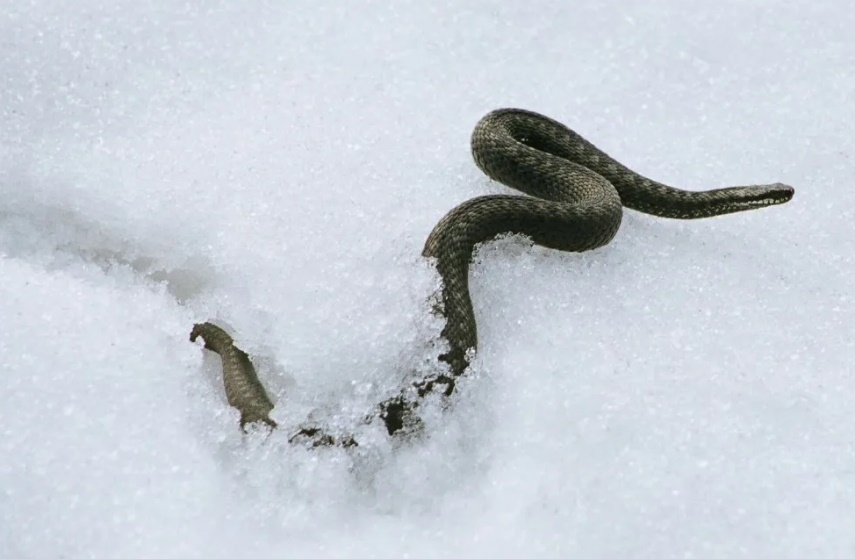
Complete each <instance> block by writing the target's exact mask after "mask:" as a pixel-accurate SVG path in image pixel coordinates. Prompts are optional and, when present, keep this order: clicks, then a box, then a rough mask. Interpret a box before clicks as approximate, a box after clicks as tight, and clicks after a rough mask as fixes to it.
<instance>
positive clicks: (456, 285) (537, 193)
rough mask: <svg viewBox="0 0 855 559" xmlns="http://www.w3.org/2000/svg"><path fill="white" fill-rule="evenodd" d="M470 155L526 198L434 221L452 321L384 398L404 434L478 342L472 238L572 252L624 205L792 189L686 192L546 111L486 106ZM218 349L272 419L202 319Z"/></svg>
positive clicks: (744, 198)
mask: <svg viewBox="0 0 855 559" xmlns="http://www.w3.org/2000/svg"><path fill="white" fill-rule="evenodd" d="M472 155H473V156H474V158H475V162H476V163H477V165H478V167H480V168H481V170H482V171H484V173H486V174H487V175H488V176H489V177H491V178H493V179H495V180H497V181H499V182H501V183H504V184H506V185H507V186H510V187H512V188H515V189H517V190H519V191H521V192H523V193H525V194H528V195H529V196H516V195H489V196H479V197H476V198H473V199H471V200H468V201H466V202H463V203H462V204H460V205H459V206H457V207H456V208H454V209H452V210H451V211H450V212H449V213H448V214H446V215H445V217H443V218H442V219H441V220H440V221H439V223H438V224H437V225H436V227H434V229H433V231H432V232H431V233H430V236H428V239H427V242H426V243H425V247H424V250H423V251H422V255H423V256H425V257H428V258H432V259H434V260H435V263H436V267H437V271H438V272H439V275H440V277H441V279H442V287H441V292H440V293H439V301H440V309H439V312H441V313H442V314H443V316H444V317H445V320H446V323H445V327H444V328H443V330H442V334H441V336H442V338H443V339H444V340H445V341H446V342H447V344H448V350H447V351H446V352H445V353H443V354H442V355H441V356H440V358H439V359H440V361H442V362H443V363H444V365H442V364H438V365H437V372H436V374H434V375H433V376H430V377H428V378H425V379H422V380H420V381H418V382H416V383H414V384H413V385H411V386H408V387H406V388H405V389H403V390H402V391H401V393H400V394H399V395H398V396H395V397H394V398H391V399H388V400H386V401H384V402H382V403H381V404H379V405H378V408H377V413H376V414H375V415H377V416H379V417H380V418H382V419H383V421H384V423H385V425H386V428H387V430H388V432H389V434H390V435H391V434H395V433H399V432H407V429H405V427H406V426H408V425H410V424H411V421H413V420H416V421H417V418H415V419H413V418H414V417H415V416H414V410H415V409H416V408H417V407H418V406H419V402H420V400H421V398H423V397H424V396H425V395H426V394H427V393H429V392H433V391H437V390H441V392H442V393H443V394H445V395H447V396H448V395H451V394H452V392H453V391H454V387H455V382H456V379H457V378H458V377H460V375H462V374H463V373H464V372H465V371H466V369H467V368H468V366H469V362H470V359H471V358H472V356H473V355H474V352H475V349H476V347H477V343H478V336H477V330H476V325H475V315H474V313H473V310H472V301H471V299H470V296H469V263H470V260H471V258H472V253H473V250H474V249H475V246H476V245H478V244H479V243H482V242H484V241H489V240H490V239H493V238H494V237H496V236H497V235H499V234H502V233H518V234H523V235H527V236H528V237H530V238H531V240H532V241H533V242H534V243H536V244H538V245H541V246H544V247H548V248H554V249H558V250H563V251H570V252H582V251H586V250H592V249H595V248H598V247H601V246H603V245H605V244H607V243H608V242H609V241H611V240H612V238H613V237H614V236H615V234H616V233H617V230H618V228H619V227H620V223H621V217H622V213H623V207H624V206H625V207H627V208H630V209H633V210H637V211H640V212H644V213H648V214H651V215H655V216H659V217H669V218H677V219H697V218H703V217H712V216H717V215H723V214H728V213H733V212H741V211H746V210H753V209H757V208H761V207H764V206H771V205H775V204H783V203H785V202H787V201H789V200H790V199H791V198H792V197H793V193H794V191H793V188H792V187H790V186H787V185H785V184H781V183H775V184H766V185H753V186H736V187H729V188H720V189H715V190H708V191H703V192H692V191H687V190H680V189H677V188H673V187H670V186H666V185H664V184H662V183H659V182H656V181H653V180H650V179H648V178H645V177H643V176H641V175H639V174H638V173H635V172H634V171H632V170H630V169H628V168H627V167H625V166H623V165H622V164H620V163H618V162H617V161H615V160H614V159H612V158H611V157H609V156H608V155H607V154H605V153H604V152H603V151H601V150H599V149H598V148H596V147H595V146H594V145H593V144H591V143H590V142H588V141H587V140H585V139H584V138H582V137H581V136H579V135H578V134H576V133H575V132H573V131H572V130H570V129H569V128H567V127H566V126H564V125H563V124H561V123H559V122H556V121H554V120H552V119H550V118H548V117H545V116H543V115H540V114H537V113H534V112H530V111H525V110H520V109H499V110H496V111H493V112H491V113H489V114H487V115H486V116H485V117H483V118H482V119H481V120H480V121H479V122H478V124H477V125H476V126H475V130H474V131H473V133H472ZM197 336H201V337H202V338H203V339H204V340H205V347H206V348H208V349H211V350H213V351H215V352H217V353H219V354H220V356H221V358H222V361H223V379H224V383H225V386H226V394H227V398H228V401H229V404H230V405H232V406H234V407H235V408H237V409H238V410H239V411H240V414H241V426H242V427H244V426H245V425H246V424H247V423H253V422H261V423H265V424H267V425H269V426H270V427H275V426H276V423H275V422H273V420H271V419H270V418H269V417H268V413H269V412H270V410H271V409H273V403H272V402H271V400H270V398H269V397H268V396H267V394H266V392H265V391H264V388H263V386H262V385H261V383H260V381H259V380H258V376H257V374H256V372H255V369H254V368H253V366H252V363H251V361H250V359H249V357H248V356H247V355H246V353H244V352H243V351H241V350H239V349H238V348H236V347H235V346H234V344H233V342H232V339H231V337H229V336H228V334H226V333H225V332H224V331H223V330H222V329H220V328H219V327H217V326H215V325H213V324H210V323H204V324H197V325H196V326H195V327H194V328H193V333H192V334H191V340H195V339H196V337H197ZM301 439H306V440H308V441H309V442H310V443H311V444H312V445H315V446H317V445H330V444H340V445H343V446H350V445H353V444H356V442H355V441H354V440H353V438H352V437H345V438H339V439H336V438H335V437H332V436H330V435H328V434H326V433H325V432H324V431H323V430H322V428H320V427H317V426H311V427H307V426H304V427H302V428H300V429H298V430H297V432H296V433H295V434H294V435H293V436H292V437H291V440H292V441H297V440H301Z"/></svg>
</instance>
